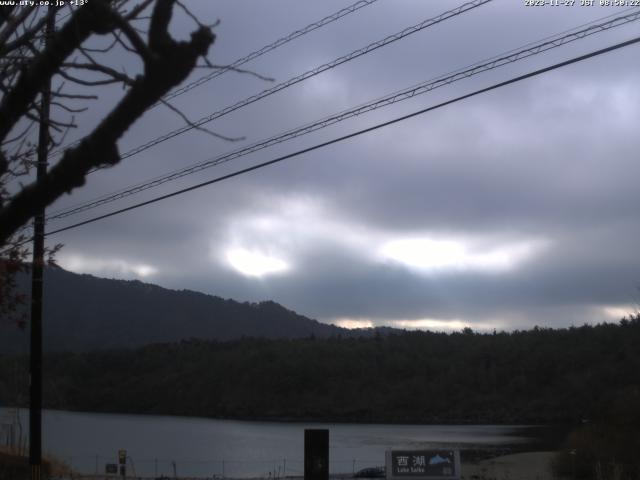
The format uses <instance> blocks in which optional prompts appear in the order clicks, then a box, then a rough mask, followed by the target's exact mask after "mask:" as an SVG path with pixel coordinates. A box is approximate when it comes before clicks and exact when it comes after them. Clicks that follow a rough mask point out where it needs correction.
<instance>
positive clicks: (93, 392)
mask: <svg viewBox="0 0 640 480" xmlns="http://www.w3.org/2000/svg"><path fill="white" fill-rule="evenodd" d="M69 333H70V334H72V332H69ZM639 346H640V315H638V316H634V317H632V318H630V319H624V320H622V321H621V322H620V323H618V324H601V325H597V326H582V327H576V328H569V329H546V328H534V329H533V330H529V331H516V332H511V333H505V332H497V333H493V334H478V333H474V332H473V331H471V330H469V329H466V330H464V331H462V332H459V333H453V334H445V333H431V332H406V333H401V334H391V335H378V336H374V337H373V338H340V337H333V338H324V339H320V338H313V337H309V338H306V339H297V340H265V339H250V338H247V339H242V340H237V341H230V342H215V341H196V340H194V341H182V342H180V343H174V344H158V345H151V346H147V347H144V348H140V349H137V350H111V351H101V352H93V353H60V354H52V355H48V356H47V357H46V359H45V366H44V376H45V404H46V406H47V407H49V408H58V409H70V410H83V411H96V412H122V413H148V414H173V415H193V416H207V417H217V418H243V419H300V420H303V419H304V420H309V419H314V420H331V421H363V422H412V423H413V422H425V423H484V422H487V423H521V424H522V423H528V424H542V423H544V424H549V423H567V422H572V423H573V422H580V421H582V420H584V419H595V418H602V417H603V416H609V417H612V418H613V417H616V418H620V417H624V416H627V417H628V416H629V415H630V414H629V413H628V412H625V411H624V410H625V409H631V410H634V411H635V410H638V408H639V407H638V405H639V404H640V401H639V400H640V396H639V392H640V347H639ZM25 365H26V359H25V358H24V357H14V356H6V355H5V356H2V357H0V404H5V405H16V404H18V403H22V404H24V400H25V399H26V398H27V397H26V379H27V375H26V374H24V370H23V369H24V368H25ZM21 382H22V383H21ZM636 413H637V412H636ZM632 416H633V415H632ZM635 417H636V418H637V414H636V415H635Z"/></svg>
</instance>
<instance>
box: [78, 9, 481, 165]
mask: <svg viewBox="0 0 640 480" xmlns="http://www.w3.org/2000/svg"><path fill="white" fill-rule="evenodd" d="M491 1H492V0H473V1H471V2H467V3H465V4H463V5H460V6H459V7H456V8H454V9H452V10H448V11H446V12H444V13H441V14H440V15H438V16H436V17H433V18H430V19H427V20H424V21H423V22H420V23H418V24H416V25H413V26H411V27H407V28H405V29H404V30H402V31H400V32H398V33H395V34H393V35H389V36H387V37H385V38H383V39H381V40H378V41H376V42H373V43H370V44H369V45H367V46H365V47H362V48H359V49H357V50H354V51H353V52H351V53H348V54H347V55H343V56H342V57H339V58H336V59H335V60H332V61H331V62H328V63H325V64H323V65H320V66H318V67H316V68H314V69H312V70H308V71H306V72H304V73H302V74H300V75H297V76H295V77H292V78H290V79H289V80H287V81H285V82H282V83H279V84H278V85H275V86H273V87H271V88H268V89H266V90H263V91H262V92H260V93H257V94H255V95H252V96H250V97H247V98H245V99H244V100H240V101H239V102H236V103H234V104H233V105H229V106H227V107H225V108H223V109H222V110H218V111H216V112H213V113H211V114H210V115H207V116H206V117H202V118H200V119H198V120H196V121H195V122H192V123H191V124H190V125H184V126H183V127H180V128H178V129H176V130H173V131H171V132H168V133H165V134H164V135H161V136H160V137H156V138H155V139H154V140H151V141H149V142H147V143H145V144H142V145H139V146H138V147H135V148H133V149H131V150H129V151H127V152H125V153H123V154H122V155H120V158H121V159H123V160H124V159H125V158H129V157H132V156H133V155H136V154H138V153H140V152H143V151H144V150H147V149H149V148H151V147H154V146H156V145H158V144H159V143H162V142H164V141H166V140H169V139H171V138H173V137H176V136H178V135H180V134H182V133H185V132H188V131H190V130H193V129H194V128H197V127H200V126H202V125H204V124H205V123H209V122H211V121H213V120H216V119H218V118H220V117H223V116H224V115H227V114H229V113H231V112H234V111H236V110H238V109H240V108H243V107H246V106H247V105H250V104H252V103H254V102H257V101H258V100H261V99H263V98H265V97H268V96H270V95H273V94H274V93H277V92H279V91H281V90H283V89H285V88H288V87H291V86H292V85H295V84H297V83H300V82H302V81H303V80H307V79H309V78H312V77H315V76H316V75H319V74H320V73H322V72H325V71H327V70H330V69H333V68H335V67H337V66H339V65H342V64H343V63H346V62H349V61H351V60H354V59H356V58H358V57H361V56H363V55H366V54H368V53H371V52H373V51H374V50H377V49H379V48H381V47H384V46H386V45H389V44H390V43H393V42H396V41H398V40H400V39H402V38H405V37H407V36H409V35H412V34H414V33H416V32H419V31H421V30H424V29H425V28H429V27H432V26H433V25H436V24H439V23H441V22H444V21H445V20H448V19H450V18H453V17H456V16H458V15H461V14H462V13H465V12H468V11H469V10H472V9H474V8H477V7H479V6H481V5H484V4H485V3H489V2H491ZM99 169H100V168H97V169H94V170H92V171H91V172H89V173H92V172H95V171H96V170H99Z"/></svg>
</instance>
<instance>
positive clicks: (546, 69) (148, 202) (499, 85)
mask: <svg viewBox="0 0 640 480" xmlns="http://www.w3.org/2000/svg"><path fill="white" fill-rule="evenodd" d="M639 42H640V37H635V38H633V39H631V40H627V41H625V42H621V43H617V44H615V45H611V46H609V47H606V48H602V49H599V50H596V51H593V52H591V53H588V54H585V55H581V56H579V57H574V58H572V59H570V60H565V61H563V62H560V63H556V64H554V65H551V66H549V67H544V68H541V69H538V70H534V71H533V72H529V73H526V74H524V75H520V76H517V77H514V78H511V79H509V80H505V81H503V82H499V83H496V84H493V85H491V86H489V87H485V88H481V89H479V90H475V91H473V92H471V93H467V94H465V95H461V96H459V97H456V98H453V99H451V100H447V101H445V102H442V103H439V104H437V105H433V106H431V107H427V108H424V109H422V110H418V111H416V112H413V113H410V114H408V115H403V116H401V117H397V118H394V119H392V120H388V121H386V122H383V123H379V124H376V125H374V126H372V127H368V128H364V129H362V130H358V131H356V132H352V133H350V134H348V135H343V136H341V137H337V138H334V139H332V140H328V141H326V142H322V143H319V144H316V145H313V146H311V147H307V148H304V149H302V150H298V151H296V152H293V153H289V154H287V155H282V156H280V157H277V158H274V159H273V160H269V161H267V162H263V163H259V164H257V165H253V166H251V167H247V168H243V169H242V170H237V171H235V172H232V173H229V174H227V175H222V176H220V177H217V178H214V179H212V180H208V181H206V182H202V183H198V184H196V185H192V186H190V187H187V188H183V189H180V190H177V191H174V192H171V193H168V194H165V195H161V196H158V197H155V198H152V199H150V200H146V201H144V202H140V203H136V204H134V205H130V206H128V207H125V208H121V209H119V210H115V211H112V212H109V213H106V214H104V215H99V216H96V217H93V218H90V219H88V220H84V221H82V222H78V223H75V224H72V225H68V226H66V227H63V228H59V229H57V230H52V231H50V232H47V233H46V236H49V235H54V234H56V233H60V232H64V231H67V230H71V229H74V228H78V227H80V226H83V225H87V224H89V223H93V222H97V221H98V220H103V219H105V218H109V217H113V216H115V215H119V214H121V213H125V212H128V211H131V210H135V209H138V208H140V207H144V206H146V205H151V204H153V203H157V202H159V201H161V200H166V199H168V198H172V197H175V196H178V195H181V194H183V193H187V192H190V191H193V190H197V189H200V188H203V187H206V186H208V185H212V184H214V183H219V182H221V181H223V180H227V179H229V178H233V177H237V176H239V175H242V174H245V173H248V172H252V171H254V170H258V169H260V168H263V167H267V166H269V165H274V164H276V163H279V162H282V161H284V160H288V159H290V158H293V157H297V156H300V155H302V154H304V153H308V152H312V151H314V150H318V149H320V148H324V147H327V146H329V145H333V144H335V143H339V142H342V141H344V140H348V139H350V138H354V137H357V136H359V135H363V134H365V133H369V132H372V131H374V130H378V129H380V128H383V127H387V126H389V125H393V124H395V123H398V122H401V121H404V120H407V119H409V118H413V117H417V116H419V115H423V114H425V113H428V112H431V111H433V110H436V109H439V108H442V107H445V106H447V105H451V104H453V103H457V102H459V101H462V100H465V99H468V98H471V97H474V96H476V95H480V94H482V93H486V92H489V91H492V90H496V89H498V88H502V87H505V86H507V85H511V84H514V83H517V82H521V81H523V80H526V79H528V78H532V77H535V76H537V75H541V74H543V73H547V72H550V71H552V70H556V69H558V68H561V67H565V66H567V65H571V64H574V63H578V62H582V61H584V60H587V59H589V58H593V57H596V56H598V55H603V54H605V53H609V52H612V51H614V50H618V49H620V48H624V47H628V46H630V45H633V44H636V43H639Z"/></svg>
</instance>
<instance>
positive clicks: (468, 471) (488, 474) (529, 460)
mask: <svg viewBox="0 0 640 480" xmlns="http://www.w3.org/2000/svg"><path fill="white" fill-rule="evenodd" d="M554 454H555V452H527V453H514V454H512V455H505V456H502V457H496V458H491V459H489V460H482V461H480V462H477V463H471V464H464V463H463V464H462V472H461V473H462V478H463V479H464V480H493V479H496V480H503V479H504V480H507V479H509V480H547V479H551V478H553V475H552V472H551V460H552V458H553V456H554Z"/></svg>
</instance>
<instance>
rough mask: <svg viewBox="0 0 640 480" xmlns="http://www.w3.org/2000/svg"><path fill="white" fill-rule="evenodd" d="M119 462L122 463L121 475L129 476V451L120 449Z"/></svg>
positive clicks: (123, 476)
mask: <svg viewBox="0 0 640 480" xmlns="http://www.w3.org/2000/svg"><path fill="white" fill-rule="evenodd" d="M118 463H119V464H120V476H122V478H126V477H127V451H126V450H118Z"/></svg>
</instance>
